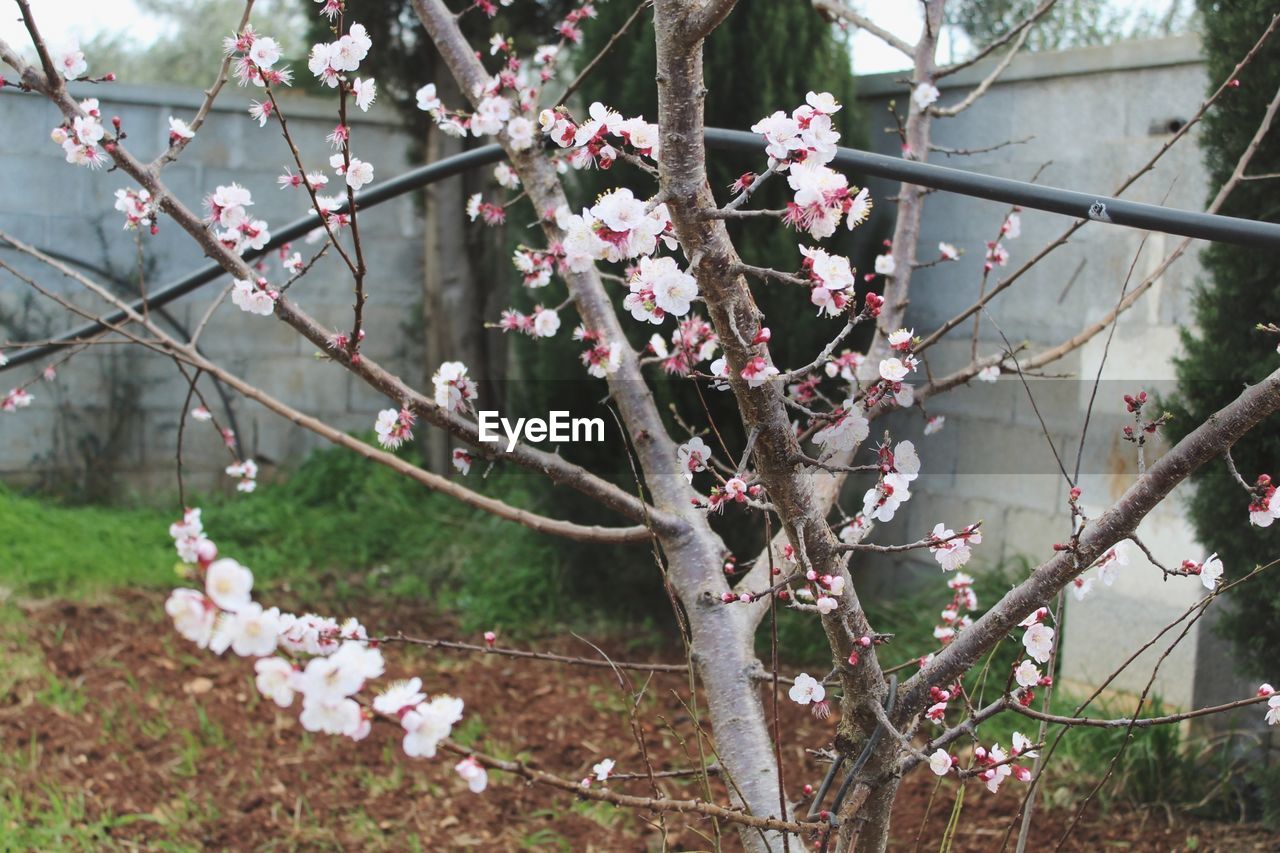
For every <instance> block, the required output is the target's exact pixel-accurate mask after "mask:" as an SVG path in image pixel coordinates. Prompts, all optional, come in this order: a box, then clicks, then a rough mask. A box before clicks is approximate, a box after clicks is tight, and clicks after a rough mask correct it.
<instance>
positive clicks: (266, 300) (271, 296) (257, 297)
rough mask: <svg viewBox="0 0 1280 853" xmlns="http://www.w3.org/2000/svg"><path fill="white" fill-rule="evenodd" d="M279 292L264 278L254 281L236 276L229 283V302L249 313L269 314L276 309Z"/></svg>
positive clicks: (265, 315)
mask: <svg viewBox="0 0 1280 853" xmlns="http://www.w3.org/2000/svg"><path fill="white" fill-rule="evenodd" d="M279 298H280V294H279V293H278V292H277V291H276V290H274V289H272V287H271V286H270V285H269V284H268V283H267V280H266V279H265V278H258V279H256V280H255V281H248V280H247V279H243V278H237V279H235V281H233V282H232V283H231V303H232V304H233V305H235V306H236V307H237V308H239V309H240V310H241V311H246V312H248V313H250V314H260V315H262V316H263V317H267V316H270V314H271V313H272V312H274V311H275V310H276V300H277V299H279Z"/></svg>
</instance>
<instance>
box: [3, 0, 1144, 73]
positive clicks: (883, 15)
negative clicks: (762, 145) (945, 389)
mask: <svg viewBox="0 0 1280 853" xmlns="http://www.w3.org/2000/svg"><path fill="white" fill-rule="evenodd" d="M1117 2H1126V3H1127V4H1130V5H1133V6H1138V7H1146V8H1152V7H1154V8H1161V7H1163V6H1164V5H1165V4H1166V2H1167V0H1117ZM31 5H32V11H33V12H34V14H35V18H36V21H37V23H39V24H40V28H41V31H42V32H43V33H44V35H45V37H46V39H48V40H49V41H50V42H59V41H62V40H64V39H68V38H76V37H78V38H81V39H87V38H89V37H91V36H93V35H95V34H97V33H101V32H126V33H128V35H129V36H130V37H131V38H134V39H137V40H138V41H139V42H141V43H144V44H145V43H150V42H151V41H154V40H155V39H156V38H158V37H159V36H160V35H161V34H162V33H163V31H164V28H163V26H162V25H161V24H159V23H157V22H156V21H155V20H154V19H152V18H149V17H148V16H146V15H144V14H142V13H141V12H140V11H139V9H138V6H137V5H136V4H135V3H134V2H133V0H31ZM854 5H855V7H856V8H858V9H859V10H860V11H862V12H863V13H864V14H866V15H867V16H868V17H870V18H871V19H873V20H874V21H876V22H877V23H878V24H880V25H881V26H882V27H884V28H885V29H887V30H889V31H891V32H893V33H894V34H895V35H899V36H901V37H903V38H904V39H906V40H907V41H908V42H914V41H915V39H916V36H917V35H919V33H920V27H921V16H920V3H919V2H918V0H854ZM0 9H2V10H3V11H0V38H2V39H4V40H5V41H7V42H9V43H10V44H16V45H18V46H20V47H26V45H27V38H26V31H25V30H24V29H23V27H22V24H21V23H20V22H19V21H18V14H17V7H16V6H15V5H13V4H11V3H9V2H8V0H0ZM217 35H218V36H221V35H222V34H221V33H218V34H217ZM956 47H957V49H963V47H964V46H963V45H957V46H956ZM951 49H952V45H951V44H950V38H949V37H948V35H947V34H946V33H944V34H943V38H942V41H941V45H940V49H939V54H938V55H939V57H940V58H941V59H942V60H943V61H946V60H948V59H950V51H951ZM89 63H90V67H92V64H93V58H92V57H89ZM908 64H909V63H908V61H907V59H906V57H904V56H903V55H902V54H900V53H898V52H897V51H896V50H894V49H893V48H891V47H888V46H887V45H885V44H884V43H883V42H881V41H880V40H879V39H877V38H876V37H875V36H873V35H870V34H868V33H866V32H861V31H859V32H858V33H857V35H855V36H854V39H853V66H854V71H855V72H856V73H858V74H875V73H878V72H883V71H896V70H899V69H902V68H906V67H908Z"/></svg>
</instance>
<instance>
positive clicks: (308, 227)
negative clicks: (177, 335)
mask: <svg viewBox="0 0 1280 853" xmlns="http://www.w3.org/2000/svg"><path fill="white" fill-rule="evenodd" d="M504 156H505V155H504V154H503V153H502V147H501V146H499V145H485V146H483V147H481V148H473V149H472V150H470V151H464V152H462V153H461V154H455V155H453V156H452V157H446V158H444V159H443V160H439V161H437V162H435V163H429V164H428V165H426V166H419V167H418V168H416V169H410V170H409V171H407V172H405V173H404V174H402V175H398V176H397V177H394V178H392V179H391V180H389V181H386V182H385V183H382V184H379V185H378V186H376V187H373V188H372V189H369V190H367V191H365V192H361V193H356V205H357V206H358V208H359V209H360V210H364V209H365V208H369V207H373V206H374V205H378V204H381V203H382V202H384V201H390V200H391V199H393V198H397V197H398V196H402V195H404V194H405V193H408V192H412V191H414V190H416V189H420V188H421V187H425V186H427V185H428V184H432V183H434V182H436V181H441V180H444V179H445V178H451V177H453V176H454V175H458V174H461V173H462V172H466V171H468V170H470V169H475V168H478V167H480V166H485V165H488V164H489V163H497V162H498V161H499V160H501V159H502V158H503V157H504ZM346 207H347V205H346V202H345V201H344V202H343V203H342V205H341V206H340V207H339V208H338V211H343V210H346ZM318 227H320V217H319V216H317V215H316V213H315V212H314V211H313V212H311V213H308V214H307V215H306V216H303V217H302V218H301V219H295V220H294V221H293V222H290V223H289V224H288V225H286V226H284V227H283V228H281V229H279V230H277V231H273V232H272V234H271V239H270V240H269V241H267V244H266V245H265V246H263V247H262V248H261V249H258V250H256V251H251V252H246V253H245V255H244V259H245V261H247V262H250V263H251V262H253V261H255V260H257V259H258V258H261V257H262V256H263V255H266V254H267V253H269V252H272V251H274V250H275V249H278V248H280V247H281V246H283V245H284V244H285V243H288V242H290V241H291V240H296V239H298V238H299V237H302V236H304V235H306V234H308V233H310V232H311V231H312V230H313V229H315V228H318ZM225 274H226V271H225V270H223V268H222V267H221V266H220V265H219V264H218V263H216V262H214V263H209V264H206V265H205V266H203V267H201V268H200V269H198V270H196V271H195V272H193V273H191V274H189V275H187V276H185V277H183V278H180V279H178V280H177V281H175V282H173V283H172V284H169V285H166V286H164V287H162V288H160V289H159V290H156V291H154V292H153V293H150V294H148V296H147V306H148V307H149V308H151V309H155V308H157V307H159V306H163V305H167V304H168V303H170V302H172V301H174V300H175V299H180V298H182V297H183V296H186V295H187V294H189V293H193V292H195V291H196V290H199V289H200V288H201V287H203V286H204V285H206V284H208V283H209V282H211V281H213V280H214V279H217V278H220V277H221V276H223V275H225ZM131 307H132V308H133V309H134V310H135V311H141V310H142V307H143V306H142V301H141V300H138V301H137V302H134V303H133V305H132V306H131ZM128 317H129V315H128V314H127V313H126V312H125V311H123V310H121V311H116V312H115V313H113V314H108V315H107V316H106V318H105V319H104V320H103V321H102V322H96V321H94V322H89V323H86V324H84V325H83V326H80V327H79V328H77V329H73V330H71V331H70V332H67V333H66V334H64V335H62V336H61V337H60V338H58V339H57V340H54V341H50V342H49V343H46V344H41V345H40V346H37V347H29V348H27V349H24V350H21V351H19V352H16V353H14V354H13V355H11V356H9V363H8V364H7V365H5V366H4V367H0V371H4V370H7V369H9V368H12V367H18V366H19V365H23V364H28V363H30V362H32V361H35V360H37V359H40V358H43V357H45V356H47V355H50V354H51V353H53V352H56V351H57V350H59V349H61V348H62V347H64V346H67V344H66V343H62V342H64V341H73V340H77V339H79V340H83V339H85V338H88V337H91V336H93V335H96V334H99V333H101V332H104V331H106V330H107V326H108V325H112V326H114V325H118V324H120V323H122V322H124V321H125V320H127V319H128Z"/></svg>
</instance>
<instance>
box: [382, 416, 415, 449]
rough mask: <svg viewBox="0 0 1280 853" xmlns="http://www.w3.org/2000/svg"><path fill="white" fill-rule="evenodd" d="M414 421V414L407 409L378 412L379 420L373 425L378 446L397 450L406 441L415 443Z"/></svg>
mask: <svg viewBox="0 0 1280 853" xmlns="http://www.w3.org/2000/svg"><path fill="white" fill-rule="evenodd" d="M414 420H415V418H414V416H413V412H411V411H409V410H408V409H405V408H400V409H383V410H382V411H380V412H378V419H377V421H375V422H374V424H373V431H374V432H375V433H377V435H378V444H381V445H382V446H383V447H385V448H387V449H388V450H395V449H396V448H398V447H399V446H400V445H402V444H404V443H405V442H406V441H413V422H414Z"/></svg>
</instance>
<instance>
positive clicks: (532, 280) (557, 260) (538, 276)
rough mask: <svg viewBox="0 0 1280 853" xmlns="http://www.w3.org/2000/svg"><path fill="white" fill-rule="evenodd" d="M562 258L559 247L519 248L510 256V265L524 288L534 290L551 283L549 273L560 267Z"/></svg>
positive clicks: (562, 254) (561, 251) (561, 249)
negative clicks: (518, 274) (513, 267)
mask: <svg viewBox="0 0 1280 853" xmlns="http://www.w3.org/2000/svg"><path fill="white" fill-rule="evenodd" d="M563 258H564V249H563V248H562V247H561V246H559V245H557V246H555V247H554V248H553V249H530V248H528V247H526V246H521V247H520V248H518V249H516V251H515V253H514V254H513V255H512V256H511V263H512V265H514V266H515V268H516V269H517V270H519V271H520V275H521V276H522V278H523V282H522V283H523V284H524V286H525V287H527V288H529V289H530V290H536V289H537V288H539V287H546V286H547V285H548V284H550V283H551V273H552V271H553V270H555V269H556V268H557V267H558V266H560V265H561V260H562V259H563Z"/></svg>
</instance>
